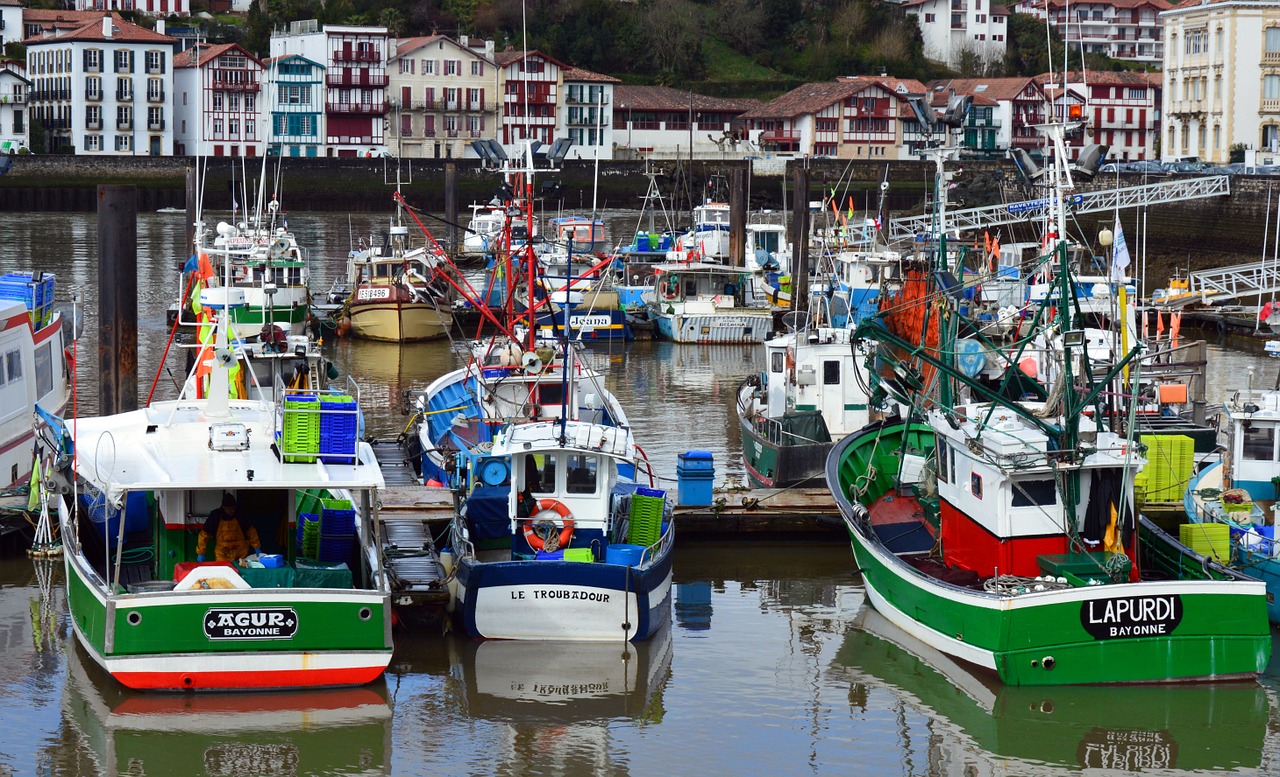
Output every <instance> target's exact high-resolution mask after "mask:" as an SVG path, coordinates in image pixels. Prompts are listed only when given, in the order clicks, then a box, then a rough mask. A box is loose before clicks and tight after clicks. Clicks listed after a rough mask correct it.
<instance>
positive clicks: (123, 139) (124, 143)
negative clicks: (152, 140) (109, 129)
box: [116, 135, 133, 151]
mask: <svg viewBox="0 0 1280 777" xmlns="http://www.w3.org/2000/svg"><path fill="white" fill-rule="evenodd" d="M132 149H133V137H132V136H130V135H116V151H130V150H132Z"/></svg>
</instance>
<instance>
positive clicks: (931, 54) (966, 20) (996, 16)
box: [901, 0, 1009, 67]
mask: <svg viewBox="0 0 1280 777" xmlns="http://www.w3.org/2000/svg"><path fill="white" fill-rule="evenodd" d="M901 8H902V11H903V13H905V14H907V15H908V16H915V17H916V22H917V23H918V24H919V25H920V36H921V37H922V38H923V40H924V55H925V56H926V57H928V58H929V59H932V60H936V61H938V62H942V63H944V64H946V65H947V66H948V67H960V66H961V64H962V63H963V62H964V61H965V60H966V59H971V60H973V61H976V62H984V63H999V62H1001V61H1003V59H1004V55H1005V52H1006V51H1007V50H1008V45H1009V42H1008V36H1009V12H1008V10H1006V8H1005V6H1004V5H995V4H993V3H992V2H991V0H909V1H908V2H905V3H902V5H901Z"/></svg>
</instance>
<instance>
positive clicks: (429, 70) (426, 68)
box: [422, 59, 436, 76]
mask: <svg viewBox="0 0 1280 777" xmlns="http://www.w3.org/2000/svg"><path fill="white" fill-rule="evenodd" d="M422 74H423V75H424V76H433V75H435V74H436V61H435V60H434V59H424V60H422Z"/></svg>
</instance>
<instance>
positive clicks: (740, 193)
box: [729, 167, 747, 265]
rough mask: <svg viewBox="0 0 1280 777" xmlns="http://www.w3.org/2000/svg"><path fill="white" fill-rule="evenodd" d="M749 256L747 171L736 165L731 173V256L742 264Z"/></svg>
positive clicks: (731, 258)
mask: <svg viewBox="0 0 1280 777" xmlns="http://www.w3.org/2000/svg"><path fill="white" fill-rule="evenodd" d="M746 256H747V171H746V170H744V169H743V168H741V167H735V168H733V170H732V171H730V174H729V257H730V261H732V262H733V263H734V264H738V265H742V264H745V262H746Z"/></svg>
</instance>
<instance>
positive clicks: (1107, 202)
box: [889, 175, 1256, 293]
mask: <svg viewBox="0 0 1280 777" xmlns="http://www.w3.org/2000/svg"><path fill="white" fill-rule="evenodd" d="M1228 194H1231V178H1230V177H1229V176H1225V175H1203V176H1185V177H1180V178H1175V179H1172V180H1168V181H1157V182H1156V183H1147V184H1142V185H1140V186H1122V187H1120V188H1118V189H1102V190H1099V191H1094V192H1077V193H1068V194H1067V195H1066V198H1065V199H1066V205H1067V210H1068V212H1071V213H1101V212H1106V211H1114V210H1121V209H1124V208H1140V207H1143V206H1146V205H1159V204H1161V203H1166V202H1183V201H1186V200H1198V199H1204V198H1207V197H1221V196H1223V195H1228ZM1050 204H1051V200H1050V199H1049V198H1047V197H1046V198H1044V199H1039V200H1028V201H1025V202H1011V203H1007V204H1002V205H986V206H983V207H981V208H963V209H960V210H948V211H947V225H946V227H947V231H948V232H954V231H956V230H961V231H965V230H984V229H990V228H991V227H998V226H1001V225H1004V224H1023V223H1026V222H1027V220H1028V219H1029V218H1032V217H1034V216H1035V215H1036V214H1037V213H1041V212H1043V211H1046V210H1048V209H1049V206H1050ZM933 232H934V217H933V216H932V215H928V214H926V215H924V216H910V217H907V218H899V219H893V220H892V221H891V222H890V223H889V236H890V239H891V241H893V242H898V241H912V240H914V239H915V237H916V236H917V235H920V234H925V235H930V234H933ZM1255 293H1256V292H1255Z"/></svg>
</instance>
